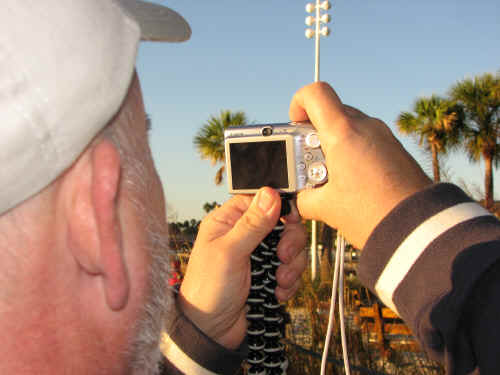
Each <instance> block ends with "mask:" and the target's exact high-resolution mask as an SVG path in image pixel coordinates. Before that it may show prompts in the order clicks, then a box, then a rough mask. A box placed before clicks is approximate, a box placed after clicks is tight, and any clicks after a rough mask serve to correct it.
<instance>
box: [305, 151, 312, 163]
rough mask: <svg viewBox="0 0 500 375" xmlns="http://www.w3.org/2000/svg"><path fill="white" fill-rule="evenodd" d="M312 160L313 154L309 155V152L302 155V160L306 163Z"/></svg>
mask: <svg viewBox="0 0 500 375" xmlns="http://www.w3.org/2000/svg"><path fill="white" fill-rule="evenodd" d="M313 158H314V156H313V154H311V153H310V152H306V153H305V154H304V159H305V160H306V161H311V160H313Z"/></svg>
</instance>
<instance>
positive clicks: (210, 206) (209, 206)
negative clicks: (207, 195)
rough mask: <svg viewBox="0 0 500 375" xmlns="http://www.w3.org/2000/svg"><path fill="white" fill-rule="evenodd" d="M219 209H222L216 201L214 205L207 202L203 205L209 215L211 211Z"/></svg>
mask: <svg viewBox="0 0 500 375" xmlns="http://www.w3.org/2000/svg"><path fill="white" fill-rule="evenodd" d="M217 207H220V204H219V203H217V202H216V201H213V202H212V203H209V202H205V204H204V205H203V210H204V211H205V212H206V213H207V214H208V213H210V212H211V211H213V210H215V209H216V208H217Z"/></svg>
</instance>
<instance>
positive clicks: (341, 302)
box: [339, 236, 351, 375]
mask: <svg viewBox="0 0 500 375" xmlns="http://www.w3.org/2000/svg"><path fill="white" fill-rule="evenodd" d="M339 241H340V271H339V316H340V337H341V339H342V357H343V358H344V368H345V375H351V369H350V368H349V356H348V355H347V338H346V334H345V321H344V253H345V239H344V237H342V236H340V237H339Z"/></svg>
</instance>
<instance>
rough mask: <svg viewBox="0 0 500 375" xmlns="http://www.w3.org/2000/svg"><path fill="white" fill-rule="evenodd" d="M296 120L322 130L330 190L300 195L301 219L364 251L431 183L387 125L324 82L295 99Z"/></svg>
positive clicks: (292, 107)
mask: <svg viewBox="0 0 500 375" xmlns="http://www.w3.org/2000/svg"><path fill="white" fill-rule="evenodd" d="M290 119H291V120H292V121H305V120H310V121H311V122H312V124H313V125H314V126H315V127H316V129H317V130H318V134H319V137H320V140H321V148H322V150H323V153H324V154H325V159H326V165H327V169H328V182H327V183H326V184H325V185H323V186H322V187H320V188H317V189H311V190H304V191H302V192H300V193H299V195H298V198H297V206H298V208H299V212H300V214H301V215H302V216H303V217H304V218H307V219H317V220H321V221H324V222H326V223H327V224H328V225H330V226H331V227H333V228H338V229H339V230H340V231H341V232H342V233H343V234H344V235H345V236H346V238H347V240H348V241H349V242H350V243H352V244H353V245H354V246H356V247H358V248H362V247H363V246H364V244H365V242H366V240H367V239H368V236H369V235H370V233H371V232H372V231H373V229H375V226H376V225H377V224H378V223H379V222H380V220H382V218H384V216H385V215H387V214H388V213H389V211H390V210H391V209H392V208H394V207H395V206H396V205H397V204H398V203H399V202H401V201H402V200H403V199H405V198H406V197H408V196H410V195H411V194H413V193H415V192H417V191H419V190H421V189H423V188H424V187H425V186H427V185H429V184H430V183H431V181H430V180H429V178H428V177H427V176H426V175H425V173H424V172H423V171H422V169H421V168H420V167H419V166H418V164H417V163H416V162H415V160H414V159H413V158H412V157H411V156H410V155H409V154H408V153H407V152H406V151H405V150H404V149H403V147H402V146H401V144H400V143H399V142H398V141H397V139H396V138H395V137H394V136H393V134H392V133H391V131H390V130H389V128H388V127H387V125H385V124H384V123H383V122H382V121H380V120H377V119H375V118H373V117H369V116H367V115H365V114H364V113H362V112H361V111H359V110H357V109H355V108H353V107H350V106H347V105H344V104H342V102H341V101H340V99H339V98H338V96H337V94H336V93H335V91H334V90H333V89H332V88H331V87H330V86H329V85H328V84H326V83H324V82H319V83H314V84H311V85H308V86H305V87H303V88H302V89H300V90H299V91H298V92H297V93H296V94H295V96H294V97H293V99H292V102H291V104H290Z"/></svg>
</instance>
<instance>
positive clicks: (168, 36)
mask: <svg viewBox="0 0 500 375" xmlns="http://www.w3.org/2000/svg"><path fill="white" fill-rule="evenodd" d="M118 2H119V3H120V4H121V5H122V7H123V8H124V9H125V10H126V11H127V12H129V13H130V15H132V16H133V17H134V19H135V20H136V21H137V23H138V24H139V26H140V28H141V40H149V41H159V42H184V41H186V40H188V39H189V38H190V37H191V28H190V27H189V24H188V23H187V22H186V20H185V19H184V18H183V17H182V16H181V15H180V14H179V13H177V12H175V11H173V10H172V9H170V8H167V7H165V6H162V5H158V4H153V3H148V2H145V1H140V0H118Z"/></svg>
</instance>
